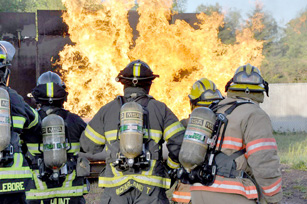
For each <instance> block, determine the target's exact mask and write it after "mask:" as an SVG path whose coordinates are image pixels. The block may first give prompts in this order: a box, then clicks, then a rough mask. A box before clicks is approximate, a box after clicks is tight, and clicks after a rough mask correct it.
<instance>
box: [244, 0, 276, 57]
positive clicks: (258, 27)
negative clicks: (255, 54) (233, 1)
mask: <svg viewBox="0 0 307 204" xmlns="http://www.w3.org/2000/svg"><path fill="white" fill-rule="evenodd" d="M247 16H248V25H249V27H250V28H253V31H254V36H255V38H256V39H257V40H263V41H265V42H264V45H263V54H264V55H266V54H267V52H270V51H271V49H270V47H271V46H272V45H273V43H274V42H276V41H277V40H278V39H279V29H280V28H279V27H278V25H277V22H276V20H275V19H274V18H273V16H272V15H271V14H269V13H268V12H265V11H264V9H263V7H262V5H261V4H260V3H258V4H256V7H255V9H254V11H253V12H251V13H249V14H248V15H247ZM268 54H269V53H268Z"/></svg>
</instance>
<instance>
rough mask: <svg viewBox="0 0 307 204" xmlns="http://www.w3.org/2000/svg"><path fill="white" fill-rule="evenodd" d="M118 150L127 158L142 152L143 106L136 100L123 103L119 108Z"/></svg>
mask: <svg viewBox="0 0 307 204" xmlns="http://www.w3.org/2000/svg"><path fill="white" fill-rule="evenodd" d="M119 136H120V152H121V153H122V154H123V155H124V156H125V157H127V158H128V159H133V158H135V157H137V156H139V155H140V154H141V153H142V147H143V108H142V106H141V105H140V104H138V103H136V102H128V103H125V104H124V105H123V106H122V107H121V110H120V131H119Z"/></svg>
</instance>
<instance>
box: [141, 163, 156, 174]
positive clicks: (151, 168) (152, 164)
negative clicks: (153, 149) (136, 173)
mask: <svg viewBox="0 0 307 204" xmlns="http://www.w3.org/2000/svg"><path fill="white" fill-rule="evenodd" d="M156 162H157V160H151V161H150V168H149V169H148V171H142V175H146V176H150V175H152V172H153V169H154V167H155V165H156Z"/></svg>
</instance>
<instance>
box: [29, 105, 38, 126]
mask: <svg viewBox="0 0 307 204" xmlns="http://www.w3.org/2000/svg"><path fill="white" fill-rule="evenodd" d="M30 108H31V107H30ZM31 110H32V112H33V113H34V115H35V118H34V120H33V121H32V122H31V123H30V124H29V126H28V127H27V129H30V128H32V127H34V126H35V125H37V123H38V113H37V111H36V110H34V109H33V108H31Z"/></svg>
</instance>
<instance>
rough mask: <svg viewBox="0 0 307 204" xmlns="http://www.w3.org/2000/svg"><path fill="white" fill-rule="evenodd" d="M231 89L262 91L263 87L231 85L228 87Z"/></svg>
mask: <svg viewBox="0 0 307 204" xmlns="http://www.w3.org/2000/svg"><path fill="white" fill-rule="evenodd" d="M230 88H232V89H242V90H243V89H244V90H245V89H246V88H248V89H250V90H259V91H264V87H263V86H262V85H255V84H232V85H231V86H230Z"/></svg>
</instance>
